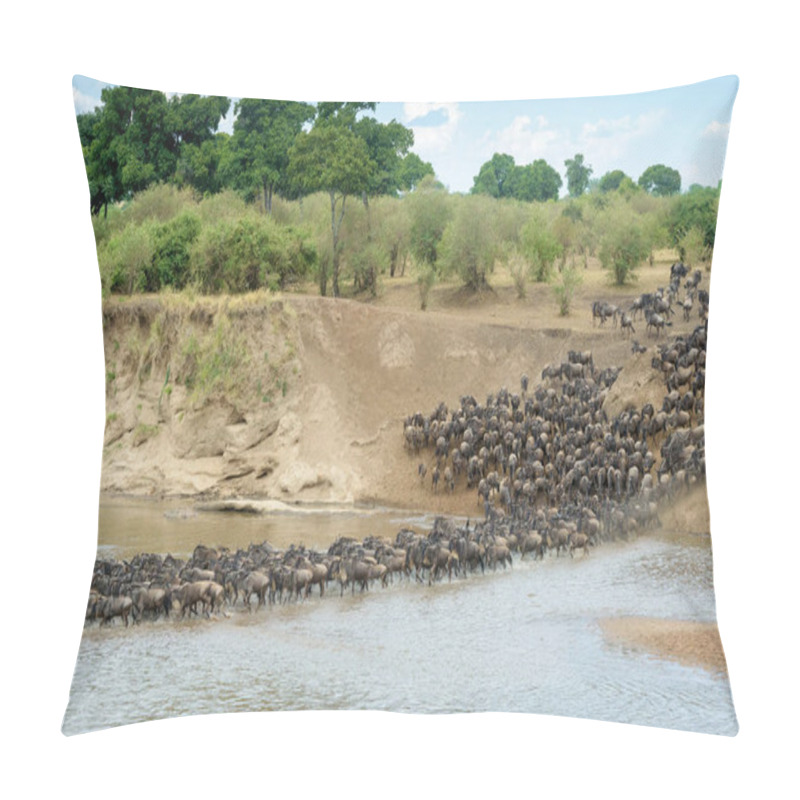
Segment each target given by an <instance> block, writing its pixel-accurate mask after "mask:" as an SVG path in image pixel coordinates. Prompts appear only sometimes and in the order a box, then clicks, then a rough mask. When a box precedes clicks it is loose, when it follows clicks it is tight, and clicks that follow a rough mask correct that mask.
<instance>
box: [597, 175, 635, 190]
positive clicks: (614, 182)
mask: <svg viewBox="0 0 800 800" xmlns="http://www.w3.org/2000/svg"><path fill="white" fill-rule="evenodd" d="M625 178H628V176H627V175H626V174H625V173H624V172H623V171H622V170H621V169H615V170H612V171H611V172H606V174H605V175H603V177H602V178H600V181H599V183H598V185H597V188H598V189H599V190H600V191H601V192H602V193H603V194H607V193H608V192H615V191H616V190H617V189H619V187H620V184H621V183H622V181H623V180H624V179H625ZM628 180H630V178H628Z"/></svg>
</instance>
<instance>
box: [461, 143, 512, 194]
mask: <svg viewBox="0 0 800 800" xmlns="http://www.w3.org/2000/svg"><path fill="white" fill-rule="evenodd" d="M515 166H516V165H515V163H514V157H513V156H510V155H508V154H507V153H495V154H494V155H493V156H492V157H491V159H490V160H489V161H486V162H484V163H483V164H482V165H481V168H480V170H479V171H478V174H477V175H476V176H475V177H474V179H473V184H472V189H470V192H471V193H472V194H488V195H489V197H508V196H509V187H508V181H509V180H510V178H511V176H512V174H513V172H514V168H515Z"/></svg>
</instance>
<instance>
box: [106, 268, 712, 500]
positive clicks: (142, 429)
mask: <svg viewBox="0 0 800 800" xmlns="http://www.w3.org/2000/svg"><path fill="white" fill-rule="evenodd" d="M666 256H667V257H666V258H665V259H664V260H662V261H657V262H656V264H655V265H654V266H652V267H649V266H645V267H642V268H641V269H640V270H639V276H638V280H637V282H636V283H634V284H632V285H630V286H626V287H624V288H622V289H621V288H619V287H615V286H612V285H610V284H609V282H608V276H607V274H606V273H605V272H604V271H603V270H602V269H600V267H599V265H598V264H597V263H595V262H592V261H590V264H589V268H588V269H586V270H581V272H582V276H583V282H582V284H581V285H580V286H579V287H578V290H577V292H576V294H575V297H574V300H573V305H572V311H571V313H570V314H569V315H568V316H560V315H559V313H558V306H557V303H556V300H555V297H554V294H553V290H552V287H551V286H548V285H541V284H529V285H528V292H527V296H526V297H525V298H524V299H519V298H518V297H517V295H516V290H515V289H514V287H513V284H512V282H511V280H510V277H509V276H508V275H505V274H502V273H498V274H495V275H494V276H492V289H491V290H489V291H485V292H483V293H480V294H477V295H476V294H469V293H467V292H465V291H464V290H463V289H461V288H459V287H458V286H457V285H456V284H441V285H437V286H435V287H434V288H433V290H432V293H431V296H430V301H429V307H428V310H427V311H424V312H423V311H420V310H419V296H418V292H417V286H416V283H415V282H414V280H413V277H411V276H406V277H401V278H395V279H390V278H386V279H384V282H383V286H382V290H381V292H380V294H379V296H378V298H376V299H372V300H363V299H359V300H353V299H341V298H340V299H336V300H334V299H332V298H322V297H319V296H314V295H313V294H311V293H309V294H299V293H298V294H292V293H287V294H285V295H283V296H282V298H281V299H280V300H277V301H276V300H275V299H273V298H267V297H266V296H264V298H263V299H262V298H260V297H259V296H256V297H254V298H250V299H249V300H247V299H245V300H242V301H240V302H239V306H237V308H239V311H237V313H236V316H231V327H232V329H234V330H235V331H237V332H238V333H239V334H240V335H241V337H242V338H243V342H244V344H243V346H244V348H245V349H246V350H247V352H248V363H249V364H250V365H251V366H250V367H248V370H249V371H248V373H247V375H248V377H247V380H240V384H242V385H240V386H236V387H233V388H231V387H229V389H228V390H227V391H222V392H219V391H218V392H216V393H215V394H213V395H211V396H209V397H206V398H203V399H202V400H198V399H197V398H196V397H195V398H193V397H192V395H191V393H190V392H189V390H188V389H187V388H186V387H185V386H183V385H181V381H180V373H181V366H180V364H181V359H182V357H183V356H182V354H185V352H186V351H187V345H186V342H185V340H184V341H183V343H182V344H181V343H179V341H178V340H179V338H180V337H179V336H178V334H177V333H176V331H175V330H170V329H171V328H172V329H178V328H181V327H182V326H183V327H184V328H185V327H187V326H194V327H195V328H197V327H198V326H200V327H201V328H202V326H203V325H208V324H209V320H212V324H213V317H214V314H215V312H214V308H218V307H219V306H218V305H217V306H214V304H213V303H214V301H210V300H208V301H207V300H204V299H202V298H200V299H198V300H196V301H194V303H189V302H182V303H179V304H173V305H171V306H170V305H169V299H168V298H131V299H126V300H124V301H120V300H117V299H112V300H110V301H107V303H106V305H105V316H106V320H105V324H104V337H105V348H106V362H107V375H108V376H109V377H110V380H109V382H108V391H107V398H106V405H107V407H106V411H107V425H106V436H105V448H104V459H103V472H102V487H101V488H102V490H103V491H105V492H120V493H127V494H140V495H155V496H174V495H187V496H197V495H203V496H206V497H220V498H229V497H258V498H271V499H278V500H282V501H285V502H312V503H364V504H377V505H387V506H395V507H400V508H413V509H424V510H428V511H433V512H443V513H444V512H446V513H458V514H466V515H474V514H475V513H477V512H478V511H479V509H478V505H477V496H476V495H475V493H474V491H469V492H468V491H467V490H466V488H465V486H464V485H463V483H462V485H460V486H457V487H456V491H455V492H454V493H453V494H452V495H451V494H449V493H446V492H444V491H441V490H440V491H439V492H438V493H436V494H434V493H433V492H432V490H431V485H430V477H428V478H427V479H426V480H425V481H424V482H423V481H420V480H419V478H418V476H417V467H418V464H419V463H420V462H425V463H426V464H427V465H428V466H430V465H431V464H432V460H433V459H432V451H430V450H429V451H423V452H422V453H419V454H416V453H411V452H408V451H407V450H406V449H405V448H404V445H403V421H404V419H405V418H406V416H408V415H410V414H413V413H415V412H417V411H420V412H423V413H425V414H428V413H430V412H431V411H433V410H434V409H435V408H436V407H437V405H438V404H439V403H440V402H444V403H445V404H446V405H447V406H448V408H451V409H452V408H454V407H455V406H457V405H458V403H459V398H460V397H462V396H463V395H467V394H471V395H473V396H475V397H476V398H477V399H478V400H479V402H484V401H485V399H486V396H487V395H488V394H490V393H494V392H496V391H497V390H498V389H500V387H502V386H506V387H508V389H509V390H510V391H518V390H519V385H520V376H521V375H522V374H523V373H527V374H528V376H530V385H531V387H535V386H536V385H537V384H538V383H539V382H540V376H541V372H542V369H543V368H544V367H545V366H546V365H547V364H549V363H560V362H561V361H564V360H566V359H567V353H568V351H569V350H592V352H593V354H594V360H595V364H596V365H597V366H598V367H600V368H604V367H607V366H621V367H623V371H622V373H621V375H620V377H619V379H618V381H617V383H616V384H615V385H614V386H613V387H612V388H611V390H610V392H609V395H608V397H607V399H606V410H607V412H608V414H609V416H613V415H614V414H616V413H618V412H619V411H621V410H622V409H623V408H624V407H625V406H626V405H630V406H634V407H637V408H640V407H641V406H642V405H643V404H644V403H645V402H647V401H648V400H649V401H651V402H653V403H655V404H658V405H660V404H661V399H662V397H663V394H664V388H663V383H660V382H659V380H658V379H657V376H656V375H655V372H654V371H653V370H652V369H651V367H650V359H651V353H650V352H648V353H646V354H641V355H633V354H632V353H631V344H630V339H629V338H627V337H625V336H624V335H623V334H622V333H621V331H620V329H619V328H615V327H613V326H612V324H611V322H607V323H606V324H605V325H604V326H602V327H601V326H599V324H593V321H592V315H591V303H592V301H593V300H595V299H605V300H608V301H610V302H616V303H619V304H623V303H625V304H627V303H629V302H630V300H631V299H632V298H633V297H635V296H637V295H638V294H640V293H641V292H643V291H650V290H652V289H654V288H656V287H657V286H663V285H666V283H667V282H668V279H669V264H670V263H671V258H672V254H666ZM707 282H708V273H704V282H703V284H701V286H706V287H707ZM209 303H210V304H211V305H209ZM165 307H169V308H170V309H172V311H171V312H170V315H168V316H167V317H162V319H160V320H158V319H157V317H158V316H159V313H160V309H161V310H163V309H164V308H165ZM233 307H234V301H233V300H231V308H233ZM209 309H211V310H209ZM164 319H166V320H167V321H166V322H165V321H164ZM697 324H698V321H697V319H696V317H695V318H693V319H691V320H690V321H688V322H685V321H684V320H683V319H682V313H681V312H680V310H679V312H678V314H676V316H675V317H674V318H673V328H672V329H671V331H670V333H671V334H675V333H679V332H689V331H691V330H692V329H693V328H694V326H695V325H697ZM636 327H637V330H636V335H635V336H633V338H634V339H637V340H638V341H639V342H640V343H642V344H645V345H648V346H649V347H650V348H651V349H652V347H653V346H654V345H655V344H656V342H657V340H656V338H655V337H653V336H648V335H647V334H646V333H645V330H644V323H643V322H641V323H640V322H639V321H638V320H637V325H636ZM156 329H158V331H159V333H160V338H158V341H157V344H156V345H154V344H153V341H154V337H153V331H154V330H156ZM148 337H149V339H148ZM184 338H185V337H184ZM662 338H665V337H662ZM276 353H277V354H280V358H279V359H277V363H278V364H279V370H280V371H279V373H278V374H279V376H282V380H284V383H283V384H282V386H281V390H280V391H273V392H272V395H271V396H270V397H269V398H268V401H265V399H264V397H263V395H264V393H265V390H264V388H263V385H266V382H267V377H266V374H264V379H263V385H262V380H261V378H259V379H258V381H256V376H257V375H258V374H260V373H259V372H258V370H259V369H261V368H262V367H263V362H264V361H265V359H272V363H273V364H275V363H276V356H275V354H276ZM146 354H149V357H150V361H151V364H150V366H148V368H147V369H146V370H145V369H143V364H144V363H145V360H146V359H145V355H146ZM262 372H263V370H262ZM271 374H273V375H274V374H275V373H274V371H273V373H271ZM248 382H249V388H248V391H245V390H244V388H245V387H244V383H248ZM256 383H258V387H257V389H256V388H254V387H255V384H256ZM168 384H169V385H168ZM165 387H166V388H167V391H165Z"/></svg>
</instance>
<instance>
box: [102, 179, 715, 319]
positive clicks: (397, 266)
mask: <svg viewBox="0 0 800 800" xmlns="http://www.w3.org/2000/svg"><path fill="white" fill-rule="evenodd" d="M718 198H719V190H718V189H711V188H696V189H693V190H691V191H689V192H688V193H686V194H684V195H678V196H675V197H653V196H652V195H649V194H647V193H644V192H638V193H633V194H626V193H625V192H619V191H616V192H611V193H607V194H603V193H600V192H588V193H586V194H584V195H583V196H581V197H578V198H574V199H572V198H570V199H563V200H560V201H549V202H547V203H527V202H522V201H518V200H509V199H506V200H497V199H494V198H491V197H487V196H483V195H454V194H449V193H448V192H447V191H446V190H445V189H444V187H442V186H441V184H439V183H438V182H437V181H436V180H435V178H432V177H427V178H425V179H423V180H422V181H421V182H420V184H419V186H417V187H416V188H415V189H414V191H412V192H409V193H407V194H406V195H405V196H403V197H390V196H379V197H376V198H374V199H372V200H371V201H370V202H369V203H368V204H367V205H365V204H364V203H362V202H357V203H354V204H353V205H352V206H351V207H350V208H349V209H348V212H347V214H346V215H345V216H344V218H343V220H342V223H341V227H340V230H339V236H338V241H337V244H336V247H337V251H338V261H339V264H340V272H339V280H340V282H341V285H342V287H343V292H344V293H347V294H351V295H358V294H369V295H375V294H377V292H378V291H379V288H380V285H381V282H382V281H384V280H387V279H389V280H390V279H391V278H393V277H395V276H401V275H411V276H413V277H414V278H415V279H416V281H417V284H418V287H419V292H420V304H421V306H422V307H423V308H424V307H425V306H426V304H427V298H428V293H429V292H430V289H431V287H432V286H433V285H434V284H435V283H436V281H438V280H442V279H449V278H454V277H455V278H457V279H458V280H460V281H461V282H462V283H463V285H464V286H466V287H468V288H470V289H473V290H479V289H481V288H484V287H486V286H487V285H489V284H490V283H491V276H492V273H493V272H494V271H495V269H497V268H498V267H503V268H505V269H507V270H508V271H509V272H510V274H511V276H512V278H513V280H514V283H515V285H516V287H517V292H518V294H519V296H520V297H524V295H525V287H526V285H527V284H528V282H530V281H536V282H550V281H552V282H553V283H554V286H555V288H556V291H557V293H558V292H567V293H568V292H569V291H570V283H571V282H577V281H579V280H580V272H581V271H582V269H583V267H585V266H586V265H587V264H588V260H589V258H590V257H597V258H599V259H600V261H601V263H602V264H603V266H605V267H606V268H607V269H608V271H609V277H610V280H612V281H613V282H615V283H617V284H622V283H625V282H626V281H629V280H630V279H631V278H632V277H633V276H634V275H635V270H636V268H637V267H638V266H640V265H642V264H644V263H646V262H647V261H648V259H650V258H652V255H653V252H654V250H656V249H659V248H663V247H674V248H676V249H677V250H678V251H679V253H680V256H681V258H682V259H683V260H684V261H685V262H687V263H689V264H691V265H692V266H697V267H701V266H702V265H703V264H708V262H709V261H710V258H711V252H712V248H713V243H714V230H715V227H716V215H717V204H718ZM93 223H94V231H95V237H96V241H97V253H98V260H99V264H100V274H101V278H102V285H103V290H104V292H106V293H108V292H112V293H138V292H157V291H159V290H161V289H164V288H166V287H172V288H173V289H176V290H181V289H184V288H187V287H188V288H192V289H193V290H194V291H198V292H201V293H207V294H215V293H223V292H228V293H236V292H244V291H251V290H255V289H259V288H268V289H270V290H279V289H283V288H286V287H287V286H289V285H290V284H293V283H296V282H299V281H304V282H308V281H314V282H315V283H316V284H317V286H318V287H319V291H320V293H321V294H323V295H325V294H328V293H329V290H330V283H331V280H332V270H333V263H334V257H333V256H334V254H333V242H332V238H331V212H330V202H329V197H328V196H327V195H326V194H324V193H321V192H317V193H314V194H312V195H308V196H306V197H303V198H298V199H297V200H286V199H284V198H282V197H275V198H274V199H273V205H272V213H271V214H269V215H266V214H264V213H263V210H261V208H260V204H258V203H253V202H250V203H248V202H247V201H246V200H245V199H244V198H243V197H242V196H241V195H240V194H238V193H236V192H234V191H232V190H230V189H227V190H224V191H222V192H220V193H218V194H213V195H206V196H203V197H201V196H199V195H198V194H197V193H196V192H193V191H191V190H189V189H186V188H183V189H179V188H178V187H176V186H174V185H171V184H158V185H156V186H153V187H150V188H149V189H147V190H145V191H143V192H139V193H137V194H136V195H134V197H133V198H132V199H131V200H129V201H127V202H126V203H124V204H120V205H114V206H113V207H112V208H111V209H110V210H109V213H108V216H107V217H106V216H104V215H102V214H101V215H99V216H95V217H93ZM559 300H561V298H559ZM568 310H569V297H567V298H566V302H565V304H562V311H563V312H564V313H567V312H568Z"/></svg>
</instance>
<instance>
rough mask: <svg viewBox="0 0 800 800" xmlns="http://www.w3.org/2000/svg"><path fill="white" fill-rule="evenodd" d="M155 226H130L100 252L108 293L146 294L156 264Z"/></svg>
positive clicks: (103, 276)
mask: <svg viewBox="0 0 800 800" xmlns="http://www.w3.org/2000/svg"><path fill="white" fill-rule="evenodd" d="M153 238H154V237H153V226H152V225H149V224H145V225H133V224H131V225H127V226H126V227H125V228H123V229H122V230H121V231H120V232H119V233H118V234H116V235H114V236H112V237H111V238H110V239H109V241H108V243H107V244H106V245H105V246H102V247H100V248H99V249H98V253H97V258H98V262H99V265H100V280H101V284H102V287H103V291H104V292H119V293H121V292H127V293H128V294H133V293H134V292H142V291H144V290H145V287H146V274H147V270H149V269H150V268H151V267H152V263H153V253H154V250H155V248H154V244H153Z"/></svg>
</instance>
